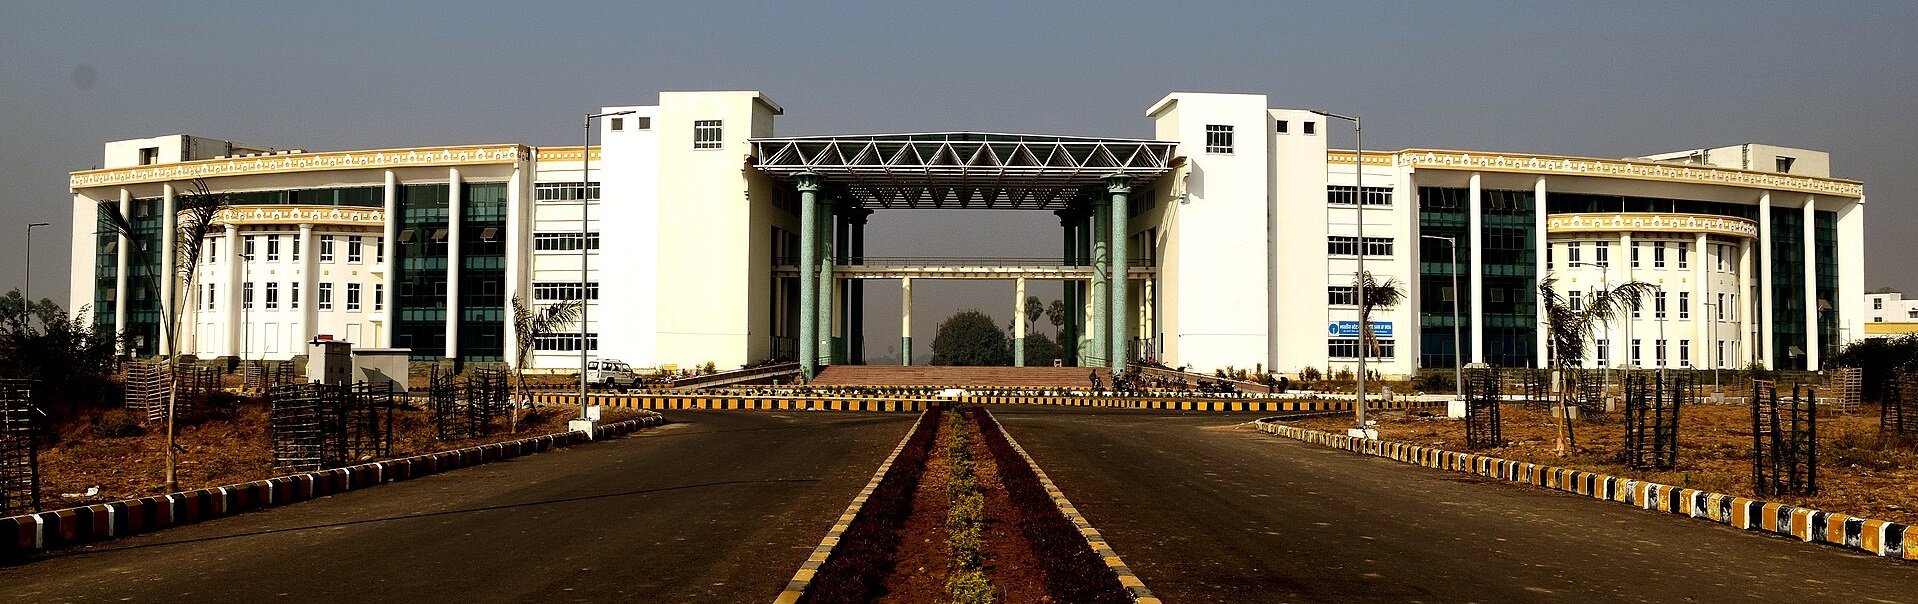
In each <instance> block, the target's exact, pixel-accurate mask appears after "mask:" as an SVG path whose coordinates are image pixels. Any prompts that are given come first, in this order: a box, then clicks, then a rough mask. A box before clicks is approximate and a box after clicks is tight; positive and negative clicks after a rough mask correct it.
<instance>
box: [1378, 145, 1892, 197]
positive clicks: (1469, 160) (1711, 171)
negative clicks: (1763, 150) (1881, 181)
mask: <svg viewBox="0 0 1918 604" xmlns="http://www.w3.org/2000/svg"><path fill="white" fill-rule="evenodd" d="M1397 156H1398V165H1400V166H1405V167H1411V168H1431V169H1440V170H1477V171H1483V172H1518V173H1525V174H1546V175H1554V174H1556V175H1563V176H1596V177H1601V178H1629V179H1634V180H1656V181H1663V182H1678V183H1688V184H1706V185H1728V186H1735V187H1748V188H1754V189H1769V190H1773V191H1798V192H1803V193H1813V194H1819V195H1836V196H1840V197H1864V195H1865V185H1864V184H1863V183H1860V182H1857V181H1852V180H1841V179H1836V178H1814V177H1810V176H1793V175H1790V174H1777V173H1772V172H1756V171H1751V170H1734V169H1731V168H1719V167H1714V166H1698V165H1685V164H1669V163H1663V162H1650V161H1634V160H1625V159H1592V158H1583V157H1563V156H1555V155H1527V154H1506V153H1472V152H1468V151H1440V150H1436V149H1407V150H1404V151H1400V152H1398V154H1397Z"/></svg>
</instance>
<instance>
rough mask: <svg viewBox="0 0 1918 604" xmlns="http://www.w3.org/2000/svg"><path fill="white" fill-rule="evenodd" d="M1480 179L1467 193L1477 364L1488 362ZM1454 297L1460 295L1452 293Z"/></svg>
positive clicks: (1476, 178) (1476, 175)
mask: <svg viewBox="0 0 1918 604" xmlns="http://www.w3.org/2000/svg"><path fill="white" fill-rule="evenodd" d="M1479 177H1480V174H1479V173H1477V172H1473V173H1472V181H1471V185H1470V190H1469V191H1468V192H1467V194H1468V195H1469V196H1470V197H1471V200H1470V203H1469V208H1470V209H1469V210H1468V211H1467V212H1466V214H1467V216H1469V217H1470V221H1469V225H1468V226H1467V227H1466V228H1467V229H1468V232H1467V233H1466V237H1467V239H1469V240H1470V241H1471V244H1470V246H1469V247H1468V248H1467V249H1470V250H1472V256H1471V257H1472V260H1471V263H1472V267H1471V271H1472V279H1471V284H1470V285H1469V286H1468V287H1470V288H1471V292H1472V294H1471V295H1470V296H1468V297H1469V298H1470V299H1471V300H1472V317H1473V318H1472V345H1471V349H1472V362H1474V363H1483V362H1485V319H1484V317H1485V253H1484V251H1485V216H1484V212H1485V196H1484V195H1483V194H1482V192H1483V189H1482V188H1481V187H1480V186H1479ZM1360 208H1361V209H1360V211H1364V210H1363V208H1364V206H1362V205H1361V206H1360ZM1359 246H1360V248H1361V249H1360V251H1364V249H1363V248H1364V246H1365V242H1364V241H1360V242H1359ZM1453 295H1458V293H1457V292H1453ZM1361 327H1364V326H1361ZM1361 345H1363V343H1361Z"/></svg>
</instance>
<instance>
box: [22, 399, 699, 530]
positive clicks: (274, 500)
mask: <svg viewBox="0 0 1918 604" xmlns="http://www.w3.org/2000/svg"><path fill="white" fill-rule="evenodd" d="M665 422H666V418H665V416H662V415H659V414H657V413H655V414H653V415H651V416H648V417H643V418H636V419H630V420H626V421H620V422H612V423H608V424H605V425H602V426H599V428H598V429H597V430H598V433H599V434H600V435H601V438H605V437H613V436H623V435H626V434H631V433H633V432H637V431H639V430H642V429H645V428H649V427H652V426H657V425H660V424H663V423H665ZM592 440H593V439H592V438H590V437H588V436H587V435H586V433H584V432H555V433H551V434H543V435H540V436H532V437H527V438H521V439H516V440H509V441H502V442H497V443H489V444H484V445H474V446H471V447H465V448H461V449H452V450H447V451H438V452H433V453H422V454H419V455H414V456H410V457H401V458H397V459H389V460H385V461H376V462H368V463H363V464H357V465H352V466H347V467H342V468H333V469H328V470H318V471H314V472H304V473H300V474H289V475H285V476H275V477H273V478H267V479H262V480H255V481H252V482H244V483H240V484H231V485H225V486H219V487H209V488H204V489H194V490H190V491H181V492H177V493H167V494H164V495H153V496H149V497H141V498H137V499H127V500H122V501H113V502H108V503H97V504H93V505H87V506H81V507H74V508H66V509H60V510H50V511H44V512H39V513H34V514H23V515H19V516H11V517H7V518H0V563H13V562H18V561H21V560H24V559H25V558H27V557H28V556H30V555H32V554H34V553H38V552H44V551H47V550H51V549H55V548H60V547H68V546H74V545H81V544H86V543H91V542H96V541H103V540H107V539H114V538H119V537H125V536H129V535H135V534H139V533H145V532H151V531H156V530H160V529H164V528H170V527H175V526H182V525H186V524H192V523H195V522H200V521H204V520H212V519H214V518H222V517H226V516H232V515H235V514H240V513H243V512H250V511H253V510H260V509H265V508H270V507H278V506H282V505H287V504H291V503H298V502H301V501H306V500H310V499H315V498H319V497H325V496H328V495H333V494H337V493H343V492H346V491H350V490H358V489H363V488H366V487H371V486H378V485H381V484H386V483H389V482H396V481H401V480H407V479H411V478H419V477H422V476H426V475H429V474H435V473H439V472H445V471H448V470H454V469H458V468H464V467H469V466H475V465H480V464H484V463H487V462H491V461H500V460H505V459H512V458H515V457H520V456H524V455H531V454H534V453H541V452H545V451H550V450H553V449H559V448H564V447H568V446H572V445H577V444H583V443H586V442H591V441H592Z"/></svg>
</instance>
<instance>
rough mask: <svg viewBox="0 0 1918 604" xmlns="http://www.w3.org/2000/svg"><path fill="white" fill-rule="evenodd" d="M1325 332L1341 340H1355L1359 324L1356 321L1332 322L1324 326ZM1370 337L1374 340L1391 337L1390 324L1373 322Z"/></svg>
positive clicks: (1357, 335) (1388, 322) (1387, 322)
mask: <svg viewBox="0 0 1918 604" xmlns="http://www.w3.org/2000/svg"><path fill="white" fill-rule="evenodd" d="M1326 332H1327V333H1330V334H1332V335H1334V336H1338V337H1342V338H1356V337H1359V322H1358V321H1333V322H1332V323H1331V324H1330V325H1328V326H1326ZM1372 337H1375V338H1389V337H1392V322H1391V321H1373V322H1372Z"/></svg>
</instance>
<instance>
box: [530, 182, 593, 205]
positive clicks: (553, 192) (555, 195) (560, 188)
mask: <svg viewBox="0 0 1918 604" xmlns="http://www.w3.org/2000/svg"><path fill="white" fill-rule="evenodd" d="M579 198H580V188H579V182H577V181H575V182H542V183H536V184H534V185H533V201H579ZM586 200H587V201H598V200H599V183H597V182H592V181H588V182H587V183H586Z"/></svg>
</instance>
